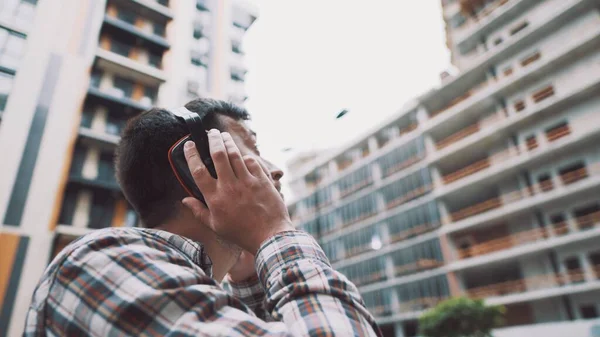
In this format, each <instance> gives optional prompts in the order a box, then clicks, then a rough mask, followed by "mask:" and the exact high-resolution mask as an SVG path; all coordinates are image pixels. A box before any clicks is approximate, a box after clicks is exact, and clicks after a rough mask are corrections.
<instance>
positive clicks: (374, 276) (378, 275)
mask: <svg viewBox="0 0 600 337" xmlns="http://www.w3.org/2000/svg"><path fill="white" fill-rule="evenodd" d="M383 280H385V273H384V272H383V271H378V272H374V273H371V274H367V275H361V276H358V277H354V278H352V282H353V283H354V284H355V285H357V286H362V285H365V284H371V283H375V282H379V281H383Z"/></svg>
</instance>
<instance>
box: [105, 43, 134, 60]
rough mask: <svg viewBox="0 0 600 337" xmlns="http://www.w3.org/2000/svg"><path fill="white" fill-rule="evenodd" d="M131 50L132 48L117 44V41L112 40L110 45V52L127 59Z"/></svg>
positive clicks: (127, 45)
mask: <svg viewBox="0 0 600 337" xmlns="http://www.w3.org/2000/svg"><path fill="white" fill-rule="evenodd" d="M132 49H133V46H131V45H129V44H125V43H122V42H119V41H117V40H112V41H111V44H110V51H112V52H113V53H117V54H119V55H121V56H125V57H129V55H130V54H131V50H132Z"/></svg>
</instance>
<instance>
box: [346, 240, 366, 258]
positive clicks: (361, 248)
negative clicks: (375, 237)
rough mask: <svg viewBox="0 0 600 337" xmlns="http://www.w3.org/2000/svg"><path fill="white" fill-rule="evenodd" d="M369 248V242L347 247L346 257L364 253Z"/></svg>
mask: <svg viewBox="0 0 600 337" xmlns="http://www.w3.org/2000/svg"><path fill="white" fill-rule="evenodd" d="M370 250H372V248H371V244H370V243H366V244H364V245H361V246H355V247H352V248H348V249H346V258H350V257H354V256H357V255H360V254H362V253H366V252H368V251H370Z"/></svg>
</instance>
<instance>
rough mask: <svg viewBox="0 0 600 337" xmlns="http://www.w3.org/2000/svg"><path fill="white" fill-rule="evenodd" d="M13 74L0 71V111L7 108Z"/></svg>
mask: <svg viewBox="0 0 600 337" xmlns="http://www.w3.org/2000/svg"><path fill="white" fill-rule="evenodd" d="M12 83H13V75H11V74H7V73H3V72H0V112H2V111H4V109H5V108H6V102H7V101H8V94H9V93H10V90H11V89H12Z"/></svg>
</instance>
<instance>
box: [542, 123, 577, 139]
mask: <svg viewBox="0 0 600 337" xmlns="http://www.w3.org/2000/svg"><path fill="white" fill-rule="evenodd" d="M570 134H571V128H570V127H569V124H565V125H562V126H560V127H557V128H554V129H552V130H549V131H548V132H546V137H547V138H548V141H549V142H553V141H555V140H557V139H559V138H562V137H565V136H568V135H570Z"/></svg>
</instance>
